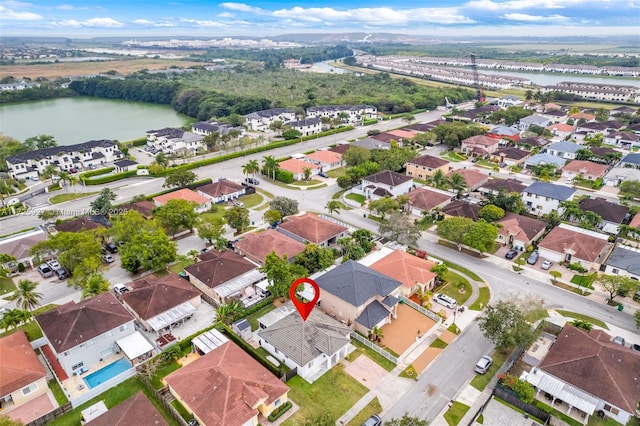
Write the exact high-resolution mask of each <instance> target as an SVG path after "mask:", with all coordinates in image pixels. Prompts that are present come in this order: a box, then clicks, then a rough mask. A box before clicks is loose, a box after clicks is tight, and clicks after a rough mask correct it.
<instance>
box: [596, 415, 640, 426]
mask: <svg viewBox="0 0 640 426" xmlns="http://www.w3.org/2000/svg"><path fill="white" fill-rule="evenodd" d="M638 422H640V420H638V418H637V417H636V418H633V417H632V418H631V420H629V423H627V425H629V426H632V425H637V424H638ZM587 426H622V425H621V424H620V423H618V422H616V421H615V420H613V419H612V418H611V417H607V419H606V420H602V419H601V418H599V417H598V416H589V421H588V422H587Z"/></svg>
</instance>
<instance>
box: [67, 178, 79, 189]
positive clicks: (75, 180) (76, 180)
mask: <svg viewBox="0 0 640 426" xmlns="http://www.w3.org/2000/svg"><path fill="white" fill-rule="evenodd" d="M67 182H69V186H72V187H73V191H74V192H75V191H76V185H77V184H78V183H80V179H79V178H78V176H74V175H71V174H70V175H68V177H67Z"/></svg>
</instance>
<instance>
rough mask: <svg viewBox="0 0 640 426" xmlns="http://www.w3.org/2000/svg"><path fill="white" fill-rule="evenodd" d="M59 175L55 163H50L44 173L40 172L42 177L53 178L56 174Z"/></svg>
mask: <svg viewBox="0 0 640 426" xmlns="http://www.w3.org/2000/svg"><path fill="white" fill-rule="evenodd" d="M57 175H58V168H57V167H56V166H54V165H53V164H49V165H48V166H47V167H45V168H44V170H43V171H42V173H40V177H41V178H42V179H52V178H53V177H54V176H57Z"/></svg>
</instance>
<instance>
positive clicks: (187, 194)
mask: <svg viewBox="0 0 640 426" xmlns="http://www.w3.org/2000/svg"><path fill="white" fill-rule="evenodd" d="M169 200H186V201H191V202H193V203H195V204H196V208H195V210H196V211H197V212H198V213H202V212H205V211H207V210H209V209H210V208H211V204H212V201H211V199H210V198H208V197H205V196H204V195H201V194H198V193H197V192H195V191H192V190H190V189H188V188H183V189H179V190H177V191H173V192H169V193H168V194H164V195H158V196H157V197H154V198H153V201H154V202H155V203H156V206H157V207H162V206H164V205H165V204H167V202H169Z"/></svg>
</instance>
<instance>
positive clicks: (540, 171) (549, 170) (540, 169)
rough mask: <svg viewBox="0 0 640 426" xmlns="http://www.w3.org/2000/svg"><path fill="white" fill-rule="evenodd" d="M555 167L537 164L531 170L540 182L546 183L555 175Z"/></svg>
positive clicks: (553, 165)
mask: <svg viewBox="0 0 640 426" xmlns="http://www.w3.org/2000/svg"><path fill="white" fill-rule="evenodd" d="M557 167H558V166H556V165H555V164H538V165H535V166H533V167H532V168H531V170H532V171H533V173H534V174H535V175H536V176H537V177H538V178H540V180H542V181H548V180H549V179H551V177H552V176H553V175H555V174H556V170H557Z"/></svg>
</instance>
